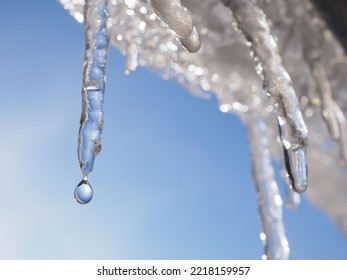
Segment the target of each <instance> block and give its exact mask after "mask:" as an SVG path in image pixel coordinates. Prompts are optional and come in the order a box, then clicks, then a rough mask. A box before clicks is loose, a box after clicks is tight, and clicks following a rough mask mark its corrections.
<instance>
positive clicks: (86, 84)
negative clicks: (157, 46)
mask: <svg viewBox="0 0 347 280" xmlns="http://www.w3.org/2000/svg"><path fill="white" fill-rule="evenodd" d="M107 3H108V1H107V0H87V1H86V3H85V6H84V20H85V23H84V24H85V40H86V50H85V56H84V71H83V87H82V114H81V121H80V129H79V137H78V160H79V162H80V167H81V170H82V174H83V177H84V179H83V180H82V181H81V183H80V184H79V185H78V186H77V188H76V189H77V190H81V191H80V192H77V197H76V192H75V198H76V200H77V201H78V202H79V203H83V204H84V203H88V202H89V201H90V199H91V198H92V193H93V192H92V189H91V186H90V184H89V183H88V181H87V179H86V178H87V177H88V174H89V173H90V172H91V171H92V170H93V165H94V159H95V157H96V155H97V154H98V153H99V152H100V150H101V132H102V129H103V124H104V114H103V102H104V92H105V82H106V79H105V69H106V60H107V53H108V43H109V37H108V34H107V29H106V21H107V16H108V15H107ZM88 186H89V187H90V190H88ZM78 193H82V194H83V193H85V194H86V196H87V198H88V199H89V198H90V199H89V200H88V199H78V197H79V196H78ZM88 194H89V195H88ZM90 194H91V195H90ZM82 196H84V195H82Z"/></svg>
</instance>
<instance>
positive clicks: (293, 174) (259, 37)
mask: <svg viewBox="0 0 347 280" xmlns="http://www.w3.org/2000/svg"><path fill="white" fill-rule="evenodd" d="M222 2H223V3H224V4H225V5H226V6H228V7H229V8H230V9H231V11H232V12H233V14H234V18H235V19H236V22H237V26H238V28H239V30H240V31H241V32H242V33H243V34H244V36H245V38H246V39H247V40H248V42H249V43H250V45H251V50H252V52H251V53H252V55H253V58H254V61H255V62H256V64H257V67H256V69H257V72H258V74H259V75H260V76H261V78H262V79H263V83H264V90H265V91H266V93H267V94H268V96H269V97H270V100H271V102H272V105H273V107H274V109H275V113H276V115H277V120H278V123H279V128H280V135H281V140H282V147H283V152H284V157H285V160H286V168H287V172H288V174H289V178H290V180H291V183H292V186H293V188H294V190H295V191H297V192H299V193H301V192H304V191H305V190H306V188H307V184H308V180H307V177H308V176H307V164H306V146H307V128H306V124H305V122H304V119H303V116H302V113H301V111H300V108H299V102H298V98H297V96H296V93H295V91H294V88H293V85H292V81H291V78H290V76H289V74H288V72H287V70H286V69H285V68H284V66H283V62H282V58H281V56H280V54H279V51H278V46H277V43H276V40H275V38H274V37H273V36H272V35H271V31H270V27H269V24H268V22H267V19H266V16H265V14H264V12H263V11H262V10H261V9H260V8H259V6H258V5H257V2H256V1H255V0H249V1H244V0H232V1H231V0H222Z"/></svg>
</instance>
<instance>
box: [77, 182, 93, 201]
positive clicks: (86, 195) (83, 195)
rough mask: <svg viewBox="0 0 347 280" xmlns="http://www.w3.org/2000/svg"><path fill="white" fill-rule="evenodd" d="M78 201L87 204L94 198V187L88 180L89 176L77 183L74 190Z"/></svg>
mask: <svg viewBox="0 0 347 280" xmlns="http://www.w3.org/2000/svg"><path fill="white" fill-rule="evenodd" d="M74 197H75V200H76V202H78V203H79V204H87V203H88V202H89V201H91V200H92V198H93V188H92V186H91V185H90V184H89V182H88V177H86V176H85V177H83V179H82V180H81V182H80V183H79V184H78V185H77V187H76V188H75V192H74Z"/></svg>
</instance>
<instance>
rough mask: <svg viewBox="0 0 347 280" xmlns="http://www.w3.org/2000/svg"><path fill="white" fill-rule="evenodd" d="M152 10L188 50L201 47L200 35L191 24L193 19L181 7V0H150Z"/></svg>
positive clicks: (194, 50) (185, 9)
mask: <svg viewBox="0 0 347 280" xmlns="http://www.w3.org/2000/svg"><path fill="white" fill-rule="evenodd" d="M150 2H151V5H152V7H153V10H154V11H155V13H156V14H157V15H158V17H159V18H160V20H162V21H163V22H164V23H165V24H166V25H167V26H168V27H169V28H170V29H171V30H172V31H174V32H175V33H176V35H177V37H178V40H179V41H180V42H181V44H182V45H183V47H184V48H185V49H186V50H187V51H189V52H197V51H198V50H199V49H200V47H201V42H200V37H199V33H198V31H197V29H196V28H195V26H194V25H193V19H192V17H191V15H190V13H189V11H188V10H187V8H185V7H182V5H181V0H172V1H167V0H150Z"/></svg>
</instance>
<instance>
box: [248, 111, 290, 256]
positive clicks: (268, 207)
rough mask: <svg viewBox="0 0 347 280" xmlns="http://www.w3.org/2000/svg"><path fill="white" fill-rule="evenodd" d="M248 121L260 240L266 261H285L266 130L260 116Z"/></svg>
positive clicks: (286, 251) (285, 247) (279, 203)
mask: <svg viewBox="0 0 347 280" xmlns="http://www.w3.org/2000/svg"><path fill="white" fill-rule="evenodd" d="M248 117H249V119H248V120H247V124H248V136H249V142H250V150H251V160H252V167H253V178H254V181H255V185H256V189H257V196H258V207H259V216H260V221H261V227H262V230H263V232H262V234H261V239H262V241H263V243H264V246H265V255H264V258H265V259H288V257H289V246H288V241H287V237H286V235H285V228H284V224H283V217H282V199H281V196H280V193H279V190H278V185H277V183H276V180H275V175H274V169H273V166H272V164H271V152H270V146H269V140H268V134H267V127H266V123H265V120H264V117H263V116H262V115H260V114H259V115H257V116H255V115H249V116H248Z"/></svg>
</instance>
